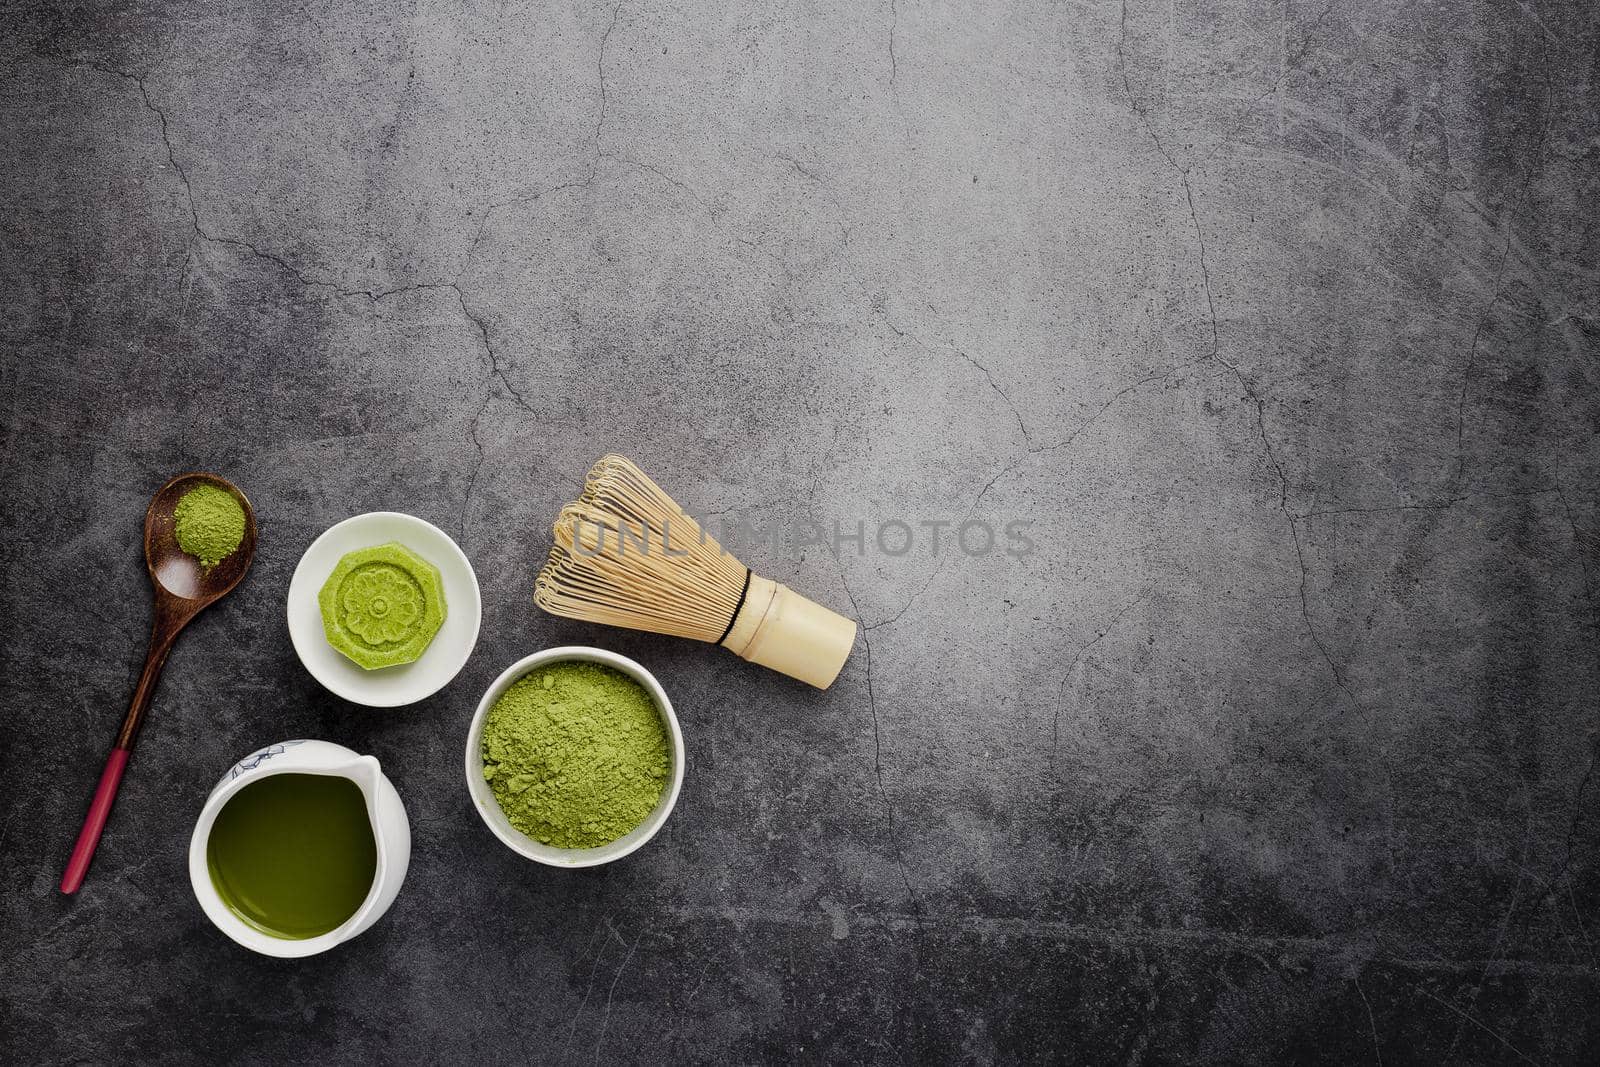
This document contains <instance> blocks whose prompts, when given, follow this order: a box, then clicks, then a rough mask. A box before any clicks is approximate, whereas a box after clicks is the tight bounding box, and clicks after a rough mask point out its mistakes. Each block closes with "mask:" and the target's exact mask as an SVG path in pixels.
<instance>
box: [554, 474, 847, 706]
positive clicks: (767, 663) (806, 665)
mask: <svg viewBox="0 0 1600 1067" xmlns="http://www.w3.org/2000/svg"><path fill="white" fill-rule="evenodd" d="M554 532H555V545H554V547H552V548H551V549H550V559H549V561H548V562H546V563H545V565H544V569H543V570H541V571H540V572H539V580H538V583H537V584H536V586H535V589H534V594H533V599H534V602H535V603H537V604H538V605H539V606H540V607H541V608H543V609H544V610H546V611H548V612H550V613H551V614H553V615H565V616H566V617H568V618H571V619H583V620H585V621H587V622H600V623H605V624H607V625H609V626H626V627H628V628H629V629H632V630H649V631H650V632H652V633H658V634H671V635H673V636H675V637H692V638H694V639H695V640H696V641H706V642H709V643H711V644H720V645H722V646H723V647H724V648H727V649H729V650H730V651H732V652H733V653H735V654H736V655H739V656H742V657H743V658H745V659H747V660H749V661H750V662H752V663H759V664H761V665H762V666H763V667H770V668H772V669H773V670H775V671H781V672H782V673H784V674H787V675H789V676H790V677H791V678H798V679H800V680H801V681H803V682H808V683H810V684H811V685H814V686H816V687H817V688H818V689H826V688H828V686H829V685H831V684H832V683H833V680H834V678H836V677H838V674H839V669H840V668H841V667H843V666H844V661H845V660H846V659H847V658H848V657H849V655H850V649H851V646H852V645H854V644H855V640H856V624H855V623H854V622H852V621H851V620H849V619H846V618H844V617H843V616H842V615H837V614H835V613H834V612H831V611H829V610H828V609H827V608H825V607H823V606H822V605H820V604H817V603H814V602H813V601H810V600H807V599H806V598H805V597H803V596H801V595H800V594H799V593H796V592H795V591H794V590H792V589H790V588H789V587H788V586H786V585H783V584H781V583H779V582H774V581H772V580H771V579H770V578H763V577H761V576H760V575H758V574H755V573H753V572H752V571H751V570H750V568H749V567H746V566H745V565H744V564H743V563H740V562H739V561H738V560H737V559H734V558H733V556H732V555H730V554H729V553H728V552H727V550H725V549H724V548H723V547H722V546H721V545H720V544H718V543H717V541H716V539H715V538H713V537H712V536H710V535H709V534H707V533H706V532H705V531H704V530H702V529H701V528H700V524H699V523H697V522H696V521H695V520H694V519H692V518H690V517H689V515H688V513H686V512H685V511H684V510H683V509H682V508H680V507H679V506H678V505H677V504H676V503H675V502H674V501H673V499H672V498H671V497H669V496H668V495H667V494H666V493H664V492H662V490H661V487H660V486H658V485H656V483H655V482H653V481H651V480H650V478H649V477H648V476H647V475H646V474H645V473H644V472H643V471H641V470H640V469H639V468H638V467H636V466H634V464H633V462H632V461H631V460H628V459H625V458H623V457H622V456H616V455H609V456H602V457H601V459H600V461H599V462H598V463H596V464H595V465H594V467H593V468H592V469H591V470H590V471H589V477H588V480H587V481H586V482H585V483H584V487H583V495H582V496H580V497H579V498H578V499H577V500H576V501H575V502H573V503H571V504H568V505H567V506H566V507H564V508H562V509H561V514H560V515H558V516H557V517H556V522H555V530H554Z"/></svg>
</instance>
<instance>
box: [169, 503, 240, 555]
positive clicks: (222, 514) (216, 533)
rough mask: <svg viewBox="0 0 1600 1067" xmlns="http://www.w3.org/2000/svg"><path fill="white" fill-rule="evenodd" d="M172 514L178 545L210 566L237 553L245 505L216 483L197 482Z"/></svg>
mask: <svg viewBox="0 0 1600 1067" xmlns="http://www.w3.org/2000/svg"><path fill="white" fill-rule="evenodd" d="M172 517H173V520H174V525H175V526H176V533H177V537H178V547H179V548H181V549H183V550H184V551H185V552H187V553H189V555H191V556H193V557H194V558H195V559H197V560H199V561H200V566H202V567H204V568H205V569H206V570H210V569H211V568H212V567H215V566H216V565H217V564H219V563H221V562H222V561H223V560H225V559H227V558H228V557H229V556H231V555H233V553H234V551H235V550H236V549H237V548H238V547H239V542H241V541H243V540H244V508H243V507H241V506H240V505H239V501H238V500H236V499H234V496H233V494H232V493H230V492H228V491H227V490H225V489H218V488H217V487H216V486H214V485H197V486H195V487H194V488H193V489H191V490H189V491H188V492H187V493H185V494H183V497H182V498H181V499H180V500H179V501H178V506H177V507H176V508H174V509H173V512H172Z"/></svg>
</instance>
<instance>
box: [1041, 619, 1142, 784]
mask: <svg viewBox="0 0 1600 1067" xmlns="http://www.w3.org/2000/svg"><path fill="white" fill-rule="evenodd" d="M1149 595H1150V590H1149V589H1148V588H1146V589H1143V590H1141V591H1140V592H1139V595H1138V596H1136V597H1134V598H1133V599H1132V600H1130V601H1128V602H1127V603H1126V604H1125V605H1123V607H1122V609H1121V610H1120V611H1118V612H1117V613H1116V614H1115V615H1113V616H1112V617H1111V621H1110V622H1108V623H1106V628H1105V629H1104V630H1100V631H1099V632H1097V633H1096V634H1095V636H1094V640H1092V641H1090V642H1088V643H1087V644H1085V645H1084V646H1083V647H1082V648H1079V649H1078V651H1077V652H1076V653H1074V654H1073V657H1072V661H1071V662H1070V663H1068V664H1067V669H1066V671H1064V672H1063V673H1062V675H1061V685H1060V687H1059V688H1058V689H1057V692H1056V707H1055V715H1054V717H1053V718H1052V720H1051V723H1050V762H1049V768H1050V777H1051V778H1052V779H1054V778H1055V767H1056V751H1057V749H1059V748H1060V747H1061V710H1062V707H1063V706H1064V705H1065V704H1066V701H1067V683H1068V682H1070V681H1072V672H1073V671H1075V670H1077V669H1078V664H1079V663H1080V662H1082V660H1083V657H1084V656H1086V655H1088V654H1089V650H1090V649H1092V648H1094V646H1095V645H1098V644H1099V643H1100V642H1101V641H1104V640H1105V639H1106V635H1107V634H1109V633H1111V631H1113V630H1115V629H1116V628H1117V624H1118V623H1120V622H1121V621H1122V617H1123V616H1124V615H1126V614H1128V612H1130V611H1132V610H1133V609H1134V608H1135V607H1137V606H1138V605H1139V603H1140V602H1141V601H1143V600H1144V599H1145V598H1146V597H1148V596H1149Z"/></svg>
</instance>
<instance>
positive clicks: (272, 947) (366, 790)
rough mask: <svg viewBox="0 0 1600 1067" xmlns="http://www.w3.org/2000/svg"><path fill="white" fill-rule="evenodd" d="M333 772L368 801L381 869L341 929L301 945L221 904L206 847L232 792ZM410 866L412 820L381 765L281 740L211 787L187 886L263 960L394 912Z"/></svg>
mask: <svg viewBox="0 0 1600 1067" xmlns="http://www.w3.org/2000/svg"><path fill="white" fill-rule="evenodd" d="M289 773H293V774H331V775H338V776H339V777H341V778H348V779H350V781H352V782H354V783H355V784H356V786H357V787H358V788H360V790H361V795H362V796H363V797H365V798H366V801H367V818H368V819H370V820H371V822H372V837H373V840H374V842H375V843H376V844H377V852H378V864H377V870H376V873H375V874H374V875H373V878H372V888H371V889H370V890H369V891H368V892H367V899H366V900H364V901H362V902H361V906H360V907H359V908H357V909H356V912H355V914H354V915H352V916H350V918H349V919H347V920H345V922H344V923H343V925H341V926H339V927H337V928H336V929H333V930H330V931H328V932H327V933H325V934H321V935H319V936H317V937H308V938H303V939H299V940H292V939H289V938H282V937H273V936H271V935H270V934H264V933H262V932H261V931H260V930H257V929H256V928H255V927H253V926H251V925H249V924H248V923H246V922H245V921H244V920H243V919H241V918H239V917H238V916H237V915H235V914H234V913H233V912H232V910H230V909H229V908H228V906H227V905H226V904H224V903H223V901H222V897H221V895H220V894H218V892H217V890H216V887H215V886H214V885H212V884H211V871H210V870H209V868H208V867H207V866H206V843H207V842H208V841H209V840H210V838H211V827H212V825H213V824H214V823H216V821H217V813H218V812H220V811H221V810H222V808H223V805H225V804H226V803H227V802H228V801H229V800H230V799H232V797H233V795H234V794H235V793H237V792H238V791H239V790H241V789H243V788H244V787H245V786H247V785H249V784H250V783H251V782H256V781H259V780H260V779H261V778H263V777H265V776H266V775H269V774H289ZM410 863H411V823H410V822H409V821H407V819H406V809H405V805H403V804H402V803H401V802H400V794H399V793H397V792H395V788H394V785H393V784H391V783H390V781H389V779H388V778H386V777H385V776H384V774H383V770H382V769H381V768H380V767H379V766H378V761H377V760H376V759H374V758H373V757H372V756H362V755H359V754H357V753H356V752H353V751H351V750H350V749H348V748H345V747H344V746H343V745H335V744H333V743H332V742H329V741H280V742H278V743H277V744H275V745H268V746H267V747H266V748H263V749H261V750H259V751H257V752H252V753H251V754H250V755H248V756H246V757H245V758H244V759H242V760H240V761H239V762H238V763H236V764H234V766H233V767H232V768H230V769H229V771H228V773H227V774H225V775H223V776H222V780H221V781H220V782H218V783H217V784H216V787H215V788H214V789H212V790H211V795H210V796H209V797H207V798H206V805H205V807H204V808H203V809H202V810H201V812H200V819H199V821H198V822H196V823H195V827H194V836H193V837H191V838H190V839H189V882H190V884H191V885H193V886H194V895H195V897H196V899H198V900H199V901H200V907H201V908H203V909H204V910H205V913H206V917H207V918H208V919H210V920H211V921H212V923H214V924H215V925H216V927H217V929H219V930H221V931H222V932H223V933H225V934H227V935H228V936H229V937H231V938H233V939H234V940H235V941H237V942H238V943H239V944H241V945H243V946H244V947H245V948H248V949H252V950H254V951H256V952H259V953H261V954H262V955H265V956H280V957H285V958H292V957H300V956H314V955H316V954H317V953H319V952H326V951H327V950H328V949H330V948H333V947H334V946H335V945H339V944H343V943H344V942H346V941H348V940H350V939H351V938H352V937H355V936H356V935H357V934H359V933H361V932H362V931H363V930H365V929H366V928H367V927H369V926H371V925H372V924H373V923H375V922H377V921H378V918H379V916H381V915H382V914H383V913H384V912H386V911H388V910H389V905H390V904H393V903H394V898H395V896H396V895H397V894H398V893H399V892H400V883H401V882H403V881H405V877H406V868H407V867H408V866H409V865H410Z"/></svg>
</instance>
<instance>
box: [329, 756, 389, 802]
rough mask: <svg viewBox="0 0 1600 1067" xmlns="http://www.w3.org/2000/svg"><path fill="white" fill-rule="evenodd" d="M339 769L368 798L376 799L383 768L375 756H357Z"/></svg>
mask: <svg viewBox="0 0 1600 1067" xmlns="http://www.w3.org/2000/svg"><path fill="white" fill-rule="evenodd" d="M339 769H340V770H341V771H343V772H344V773H345V774H348V775H349V776H350V779H351V781H353V782H355V783H356V785H358V786H360V787H361V791H362V792H363V793H365V794H366V795H367V796H368V798H375V797H377V795H378V785H379V783H381V782H382V781H383V767H382V765H380V764H379V763H378V759H377V757H376V756H357V757H356V758H355V759H353V760H351V761H350V762H349V763H347V764H345V765H344V766H343V767H341V768H339Z"/></svg>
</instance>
